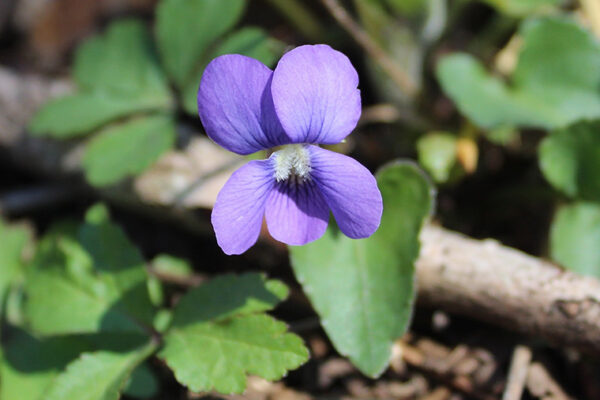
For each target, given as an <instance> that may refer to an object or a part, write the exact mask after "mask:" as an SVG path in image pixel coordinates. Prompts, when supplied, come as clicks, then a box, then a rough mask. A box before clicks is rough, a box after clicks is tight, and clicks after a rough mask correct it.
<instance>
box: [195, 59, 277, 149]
mask: <svg viewBox="0 0 600 400" xmlns="http://www.w3.org/2000/svg"><path fill="white" fill-rule="evenodd" d="M272 75H273V72H272V71H271V70H270V69H269V68H267V67H266V66H265V65H264V64H263V63H261V62H260V61H257V60H255V59H253V58H250V57H246V56H241V55H238V54H227V55H223V56H220V57H217V58H215V59H214V60H212V61H211V62H210V64H208V66H207V67H206V69H205V70H204V74H203V75H202V81H201V82H200V88H199V89H198V113H199V115H200V119H201V120H202V124H203V125H204V129H206V133H207V134H208V136H209V137H210V138H211V139H212V140H214V141H215V142H216V143H218V144H219V145H221V146H222V147H224V148H226V149H227V150H229V151H232V152H234V153H238V154H251V153H254V152H257V151H259V150H264V149H268V148H270V147H274V146H278V145H280V144H282V143H283V142H289V139H287V136H286V135H285V133H284V132H283V129H282V127H281V125H280V123H279V120H278V119H277V115H276V114H275V111H274V107H273V100H272V97H271V90H270V89H271V79H272Z"/></svg>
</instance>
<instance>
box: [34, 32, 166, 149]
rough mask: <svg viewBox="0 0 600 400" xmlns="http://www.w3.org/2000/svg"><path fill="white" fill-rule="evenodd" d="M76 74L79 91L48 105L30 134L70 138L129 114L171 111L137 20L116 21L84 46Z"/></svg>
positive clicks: (152, 52) (162, 79)
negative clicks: (101, 34) (103, 33)
mask: <svg viewBox="0 0 600 400" xmlns="http://www.w3.org/2000/svg"><path fill="white" fill-rule="evenodd" d="M73 75H74V78H75V81H76V82H77V83H78V85H79V89H80V92H79V93H78V94H74V95H69V96H65V97H61V98H58V99H55V100H52V101H50V102H49V103H47V104H46V105H45V106H44V107H43V108H42V109H41V110H39V111H38V113H37V114H36V115H35V116H34V118H33V120H32V121H31V123H30V126H29V129H30V131H31V133H32V134H35V135H40V136H43V135H50V136H52V137H56V138H69V137H74V136H78V135H83V134H86V133H88V132H90V131H92V130H94V129H96V128H99V127H101V126H103V125H105V124H106V123H108V122H110V121H113V120H115V119H118V118H122V117H124V116H127V115H129V114H133V113H139V112H147V111H153V110H167V109H170V108H171V106H172V99H171V95H170V91H169V87H168V84H167V82H166V80H165V77H164V76H163V74H162V71H161V70H160V65H159V63H158V60H157V59H156V55H155V53H154V50H153V48H152V42H151V40H150V37H149V35H148V32H147V30H146V28H145V27H144V25H143V24H142V23H141V22H138V21H122V22H116V23H114V24H112V25H111V26H110V28H109V29H108V31H107V32H106V34H105V35H103V36H98V37H94V38H92V39H90V40H89V41H88V42H86V43H85V44H84V45H82V46H81V47H80V48H79V50H78V52H77V56H76V59H75V65H74V70H73Z"/></svg>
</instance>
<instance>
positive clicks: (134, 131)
mask: <svg viewBox="0 0 600 400" xmlns="http://www.w3.org/2000/svg"><path fill="white" fill-rule="evenodd" d="M174 143H175V125H174V122H173V120H172V119H171V118H170V117H166V116H161V115H155V116H148V117H144V118H139V119H135V120H132V121H129V122H126V123H123V124H120V125H117V126H113V127H110V128H108V129H106V130H105V131H103V132H100V133H99V134H98V135H97V136H95V137H94V138H93V139H92V140H91V141H90V142H89V144H88V146H87V147H86V150H85V154H84V155H83V168H84V171H85V175H86V178H87V180H88V181H89V182H90V183H91V184H92V185H94V186H106V185H111V184H114V183H116V182H118V181H120V180H122V179H124V178H126V177H129V176H134V175H137V174H139V173H141V172H143V171H144V170H145V169H146V168H148V167H149V166H150V165H152V163H154V162H155V161H156V160H157V159H158V158H159V157H160V156H161V155H162V154H163V153H164V152H166V151H167V150H169V149H170V148H171V147H173V144H174Z"/></svg>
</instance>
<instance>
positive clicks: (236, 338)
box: [160, 274, 308, 393]
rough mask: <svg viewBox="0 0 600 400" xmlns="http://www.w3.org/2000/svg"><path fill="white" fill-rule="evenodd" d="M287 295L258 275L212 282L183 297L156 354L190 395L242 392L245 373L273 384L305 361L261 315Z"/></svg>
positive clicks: (298, 344)
mask: <svg viewBox="0 0 600 400" xmlns="http://www.w3.org/2000/svg"><path fill="white" fill-rule="evenodd" d="M286 295H287V288H286V287H285V286H284V285H283V284H282V283H281V282H279V281H265V279H264V278H263V277H262V276H261V275H259V274H246V275H241V276H239V277H236V276H231V275H230V276H224V277H220V278H216V279H214V280H212V281H210V282H208V283H206V284H204V285H202V286H200V287H199V288H197V289H193V290H192V291H190V292H189V293H187V294H186V295H185V296H184V297H183V298H182V299H181V301H180V302H179V304H178V305H177V308H176V309H175V313H174V318H173V327H172V328H171V329H170V330H169V331H168V333H167V334H166V335H165V347H164V349H163V350H162V351H161V353H160V357H161V358H163V359H164V360H165V361H166V363H167V364H168V365H169V367H170V368H172V369H173V371H174V372H175V377H176V378H177V380H178V381H179V382H180V383H182V384H184V385H186V386H188V387H189V388H190V389H191V390H193V391H195V392H199V391H209V390H213V389H214V390H216V391H218V392H221V393H241V392H242V391H243V390H244V388H245V386H246V374H253V375H258V376H261V377H263V378H265V379H270V380H275V379H279V378H281V377H282V376H283V375H284V374H285V373H286V371H287V370H289V369H293V368H297V367H298V366H300V365H301V364H302V363H303V362H305V361H306V360H307V358H308V352H307V350H306V348H305V347H304V345H303V344H302V340H301V339H300V338H299V337H297V336H296V335H293V334H290V333H287V332H286V331H287V329H286V326H285V324H283V323H281V322H278V321H276V320H274V319H272V318H271V317H269V316H267V315H264V314H261V312H263V311H266V310H269V309H271V308H273V307H274V306H275V305H276V304H277V303H278V302H279V301H280V300H281V299H283V298H284V297H285V296H286Z"/></svg>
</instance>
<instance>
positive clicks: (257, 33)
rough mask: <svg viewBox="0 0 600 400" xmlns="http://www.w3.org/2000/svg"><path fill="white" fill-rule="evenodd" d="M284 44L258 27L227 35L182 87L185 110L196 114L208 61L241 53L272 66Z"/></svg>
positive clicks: (281, 51)
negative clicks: (201, 81) (224, 55)
mask: <svg viewBox="0 0 600 400" xmlns="http://www.w3.org/2000/svg"><path fill="white" fill-rule="evenodd" d="M283 50H284V45H283V43H281V42H280V41H278V40H276V39H273V38H271V37H269V36H268V35H267V33H266V32H265V31H263V30H262V29H260V28H255V27H247V28H242V29H240V30H238V31H236V32H234V33H232V34H231V35H229V36H228V37H227V38H226V39H225V40H224V41H223V42H222V43H221V44H220V45H219V46H218V47H217V48H216V50H214V51H213V52H212V53H210V55H209V56H208V57H205V58H204V59H203V63H202V65H201V67H200V68H197V69H196V70H195V72H194V73H193V75H192V78H191V79H190V81H189V82H187V84H186V85H185V86H184V88H183V106H184V108H185V110H186V111H187V112H188V113H190V114H193V115H197V114H198V102H197V95H198V86H199V85H200V79H201V78H202V74H203V73H204V68H205V66H206V65H208V63H209V62H210V61H211V60H212V59H214V58H216V57H218V56H221V55H223V54H242V55H245V56H248V57H252V58H255V59H257V60H258V61H261V62H262V63H263V64H265V65H266V66H268V67H271V66H273V64H275V61H276V60H277V58H279V56H281V54H282V53H283Z"/></svg>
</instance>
